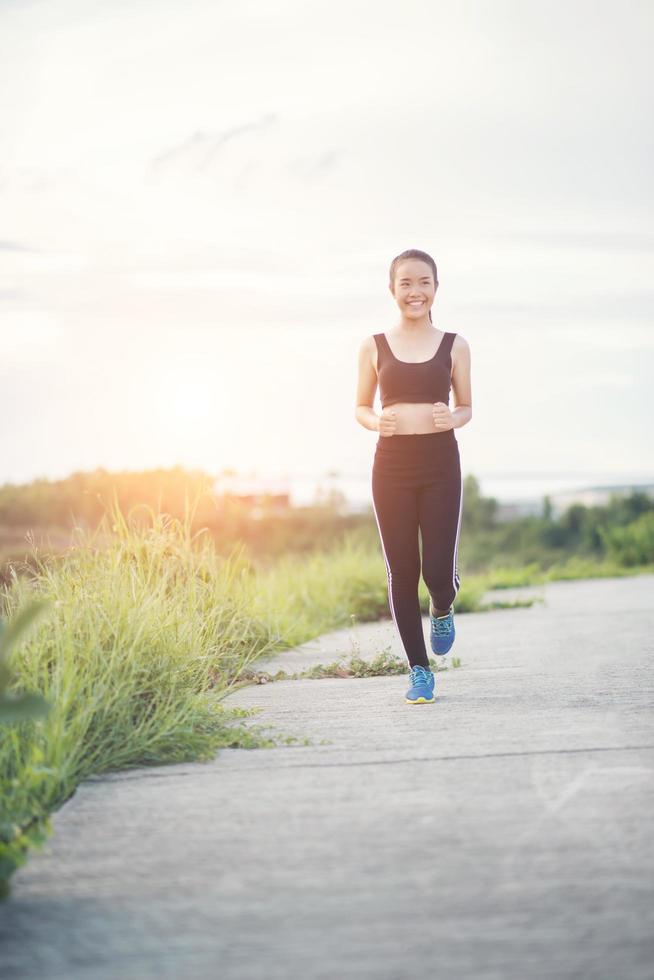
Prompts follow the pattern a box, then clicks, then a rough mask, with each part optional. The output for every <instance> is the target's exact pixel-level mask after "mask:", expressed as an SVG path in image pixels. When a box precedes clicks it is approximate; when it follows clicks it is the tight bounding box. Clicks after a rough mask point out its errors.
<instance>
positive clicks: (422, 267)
mask: <svg viewBox="0 0 654 980" xmlns="http://www.w3.org/2000/svg"><path fill="white" fill-rule="evenodd" d="M389 288H390V291H391V293H392V294H393V296H394V297H395V301H396V303H397V305H398V307H399V310H400V320H399V323H398V324H397V326H396V327H394V328H393V329H392V330H390V331H389V332H388V333H377V334H373V335H372V336H370V337H367V338H366V339H365V340H364V342H363V343H362V345H361V347H360V350H359V381H358V390H357V407H356V418H357V421H358V422H360V423H361V425H363V426H364V427H365V428H366V429H371V430H373V431H375V432H379V439H378V440H377V444H376V448H375V457H374V463H373V468H372V498H373V507H374V511H375V518H376V521H377V527H378V529H379V536H380V539H381V545H382V551H383V553H384V561H385V564H386V572H387V575H388V597H389V604H390V609H391V615H392V617H393V621H394V622H395V625H396V627H397V630H398V632H399V634H400V638H401V640H402V645H403V647H404V650H405V652H406V655H407V659H408V661H409V666H410V684H411V686H410V688H409V690H408V691H407V693H406V700H407V702H408V703H409V704H431V703H433V702H434V700H435V698H434V674H433V672H432V671H431V669H430V667H429V659H428V657H427V651H426V648H425V638H424V634H423V628H422V615H421V610H420V603H419V599H418V583H419V580H420V572H421V558H420V549H419V544H418V529H420V533H421V537H422V577H423V579H424V582H425V585H426V586H427V589H428V591H429V594H430V603H429V615H430V622H431V648H432V650H433V652H434V653H435V654H437V655H442V654H445V653H447V652H448V650H450V649H451V647H452V644H453V642H454V610H453V602H454V598H455V596H456V594H457V592H458V590H459V570H458V565H457V550H458V544H459V531H460V529H461V509H462V506H463V490H462V483H461V464H460V459H459V446H458V443H457V440H456V438H455V436H454V429H455V428H458V427H460V426H462V425H465V424H466V422H469V421H470V419H471V418H472V394H471V390H470V348H469V346H468V343H467V341H466V340H465V339H464V338H463V337H462V336H461V334H456V333H446V332H443V331H441V330H437V329H436V328H435V327H434V326H433V321H432V318H431V307H432V304H433V302H434V298H435V296H436V290H437V289H438V272H437V269H436V263H435V262H434V260H433V259H432V257H431V256H430V255H428V254H427V253H426V252H422V251H420V250H419V249H409V250H408V251H406V252H402V253H401V254H400V255H398V256H396V257H395V258H394V259H393V261H392V262H391V268H390V283H389ZM377 384H379V392H380V398H381V404H382V413H381V416H379V415H377V414H376V412H375V411H374V410H373V407H372V406H373V403H374V400H375V392H376V390H377ZM450 387H451V388H452V389H453V391H454V394H455V398H456V408H455V409H454V410H453V411H451V410H450V408H449V407H448V403H449V393H450Z"/></svg>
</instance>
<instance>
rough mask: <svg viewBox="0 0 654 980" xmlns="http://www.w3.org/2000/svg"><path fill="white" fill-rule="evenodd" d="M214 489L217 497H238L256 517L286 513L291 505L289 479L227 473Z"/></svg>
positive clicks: (217, 481)
mask: <svg viewBox="0 0 654 980" xmlns="http://www.w3.org/2000/svg"><path fill="white" fill-rule="evenodd" d="M213 490H214V493H215V494H216V496H217V497H225V496H227V497H233V498H236V499H237V500H238V501H239V503H241V504H243V505H244V506H245V507H247V508H248V510H249V512H250V514H251V516H252V517H254V518H255V519H259V518H261V517H263V516H264V515H265V514H271V513H273V514H279V513H285V512H287V511H288V510H289V508H290V507H291V491H290V486H289V481H288V480H266V479H257V478H254V477H244V476H239V475H238V474H236V473H233V474H232V473H228V474H227V473H226V474H221V475H220V476H219V477H218V478H217V479H216V480H215V482H214V485H213Z"/></svg>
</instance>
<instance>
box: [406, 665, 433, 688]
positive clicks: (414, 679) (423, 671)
mask: <svg viewBox="0 0 654 980" xmlns="http://www.w3.org/2000/svg"><path fill="white" fill-rule="evenodd" d="M430 674H431V671H430V670H427V668H426V667H423V666H422V664H416V665H415V666H414V667H412V668H411V683H412V684H426V683H427V680H428V679H429V675H430Z"/></svg>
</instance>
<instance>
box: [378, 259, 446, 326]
mask: <svg viewBox="0 0 654 980" xmlns="http://www.w3.org/2000/svg"><path fill="white" fill-rule="evenodd" d="M404 259H421V260H422V261H423V262H426V263H427V265H430V266H431V269H432V272H433V273H434V285H436V284H437V283H438V269H437V268H436V263H435V262H434V260H433V259H432V257H431V255H428V254H427V252H422V251H421V250H420V249H419V248H408V249H407V250H406V252H400V254H399V255H396V256H395V258H394V259H393V261H392V262H391V268H390V272H389V276H390V283H391V286H392V285H393V284H394V282H395V270H396V269H397V267H398V265H399V264H400V262H403V261H404ZM429 319H430V321H431V322H432V323H433V322H434V321H433V320H432V319H431V310H430V311H429Z"/></svg>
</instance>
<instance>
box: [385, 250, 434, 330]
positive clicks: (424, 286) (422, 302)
mask: <svg viewBox="0 0 654 980" xmlns="http://www.w3.org/2000/svg"><path fill="white" fill-rule="evenodd" d="M390 289H391V292H392V293H393V296H394V297H395V301H396V303H397V305H398V306H399V308H400V312H401V313H402V316H405V317H407V318H409V319H416V320H417V319H419V318H420V317H423V316H427V314H428V312H429V310H430V309H431V305H432V303H433V302H434V297H435V295H436V290H437V289H438V284H437V283H434V273H433V272H432V268H431V266H430V265H428V264H427V262H423V261H422V259H404V261H403V262H400V263H399V264H398V265H397V267H396V269H395V281H394V282H393V284H392V286H391V287H390Z"/></svg>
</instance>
